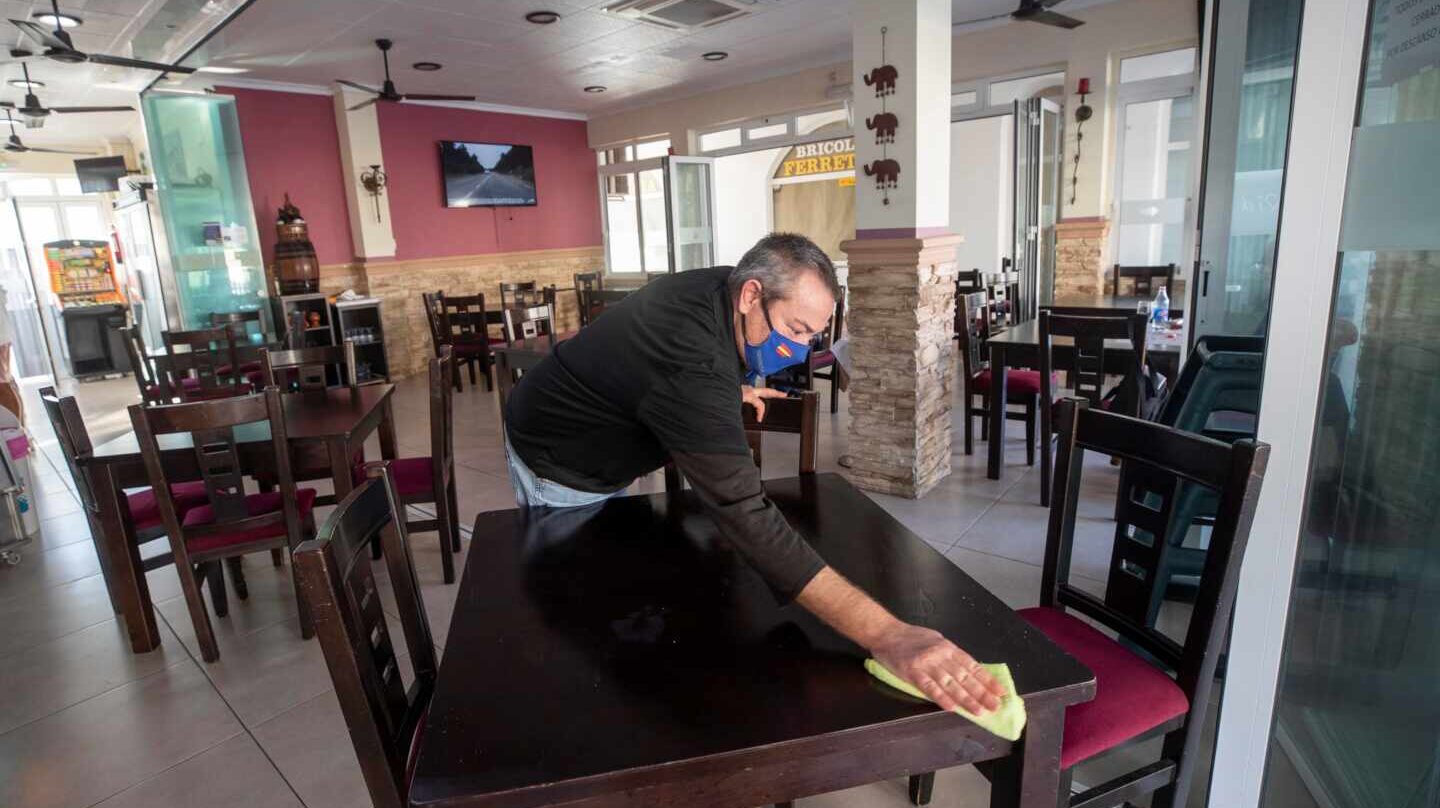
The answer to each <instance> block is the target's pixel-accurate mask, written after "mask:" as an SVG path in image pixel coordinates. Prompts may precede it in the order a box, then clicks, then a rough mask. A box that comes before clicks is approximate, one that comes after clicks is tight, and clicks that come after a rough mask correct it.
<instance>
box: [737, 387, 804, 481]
mask: <svg viewBox="0 0 1440 808" xmlns="http://www.w3.org/2000/svg"><path fill="white" fill-rule="evenodd" d="M819 401H820V394H819V393H817V392H815V391H814V390H806V391H804V392H802V393H801V394H800V395H798V396H794V397H791V398H770V399H766V400H765V420H763V421H756V420H755V410H754V408H753V407H745V406H743V405H742V407H741V409H742V410H743V411H744V418H745V439H746V441H748V442H749V443H750V454H751V455H752V456H753V457H754V458H755V465H756V467H757V468H758V467H761V466H760V455H761V448H762V438H763V436H764V434H765V433H766V432H782V433H786V434H790V435H799V436H800V473H801V474H814V473H815V450H816V446H817V437H818V433H819V431H820V404H819Z"/></svg>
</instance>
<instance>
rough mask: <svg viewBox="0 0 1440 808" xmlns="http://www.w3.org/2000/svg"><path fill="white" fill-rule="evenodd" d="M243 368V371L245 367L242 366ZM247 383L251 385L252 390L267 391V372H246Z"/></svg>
mask: <svg viewBox="0 0 1440 808" xmlns="http://www.w3.org/2000/svg"><path fill="white" fill-rule="evenodd" d="M241 367H242V369H243V367H244V366H243V365H242V366H241ZM245 381H247V382H249V383H250V388H251V389H252V390H264V389H265V382H266V379H265V371H263V370H246V371H245Z"/></svg>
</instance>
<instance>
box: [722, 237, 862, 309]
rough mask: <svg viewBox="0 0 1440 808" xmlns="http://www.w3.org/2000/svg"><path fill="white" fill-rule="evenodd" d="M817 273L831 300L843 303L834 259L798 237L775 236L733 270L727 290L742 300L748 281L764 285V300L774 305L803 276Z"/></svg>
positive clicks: (762, 242) (764, 242)
mask: <svg viewBox="0 0 1440 808" xmlns="http://www.w3.org/2000/svg"><path fill="white" fill-rule="evenodd" d="M804 272H815V273H817V274H819V276H820V280H822V281H824V282H825V288H826V289H828V290H829V291H830V297H831V298H832V299H835V300H839V299H840V281H839V280H838V279H837V278H836V277H835V265H834V264H832V263H830V256H828V255H826V254H825V251H824V250H822V249H820V248H819V247H817V246H815V242H813V241H811V240H810V239H808V238H805V237H804V236H802V235H800V234H798V233H771V234H770V235H768V236H766V237H765V238H762V239H760V240H759V241H757V242H755V246H754V247H751V248H750V249H749V250H748V251H747V252H746V253H745V255H744V256H743V257H742V258H741V259H740V263H739V264H736V265H735V268H734V269H732V270H730V279H729V280H728V281H727V282H726V286H727V287H728V288H729V290H730V299H731V300H738V299H739V297H740V287H742V286H744V285H745V282H746V281H749V280H757V281H760V288H761V293H760V300H761V302H762V303H772V302H774V301H776V300H781V299H783V298H786V297H788V296H789V295H790V287H792V286H794V284H795V281H796V280H797V279H798V278H799V277H800V275H801V273H804Z"/></svg>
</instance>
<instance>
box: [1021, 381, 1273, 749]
mask: <svg viewBox="0 0 1440 808" xmlns="http://www.w3.org/2000/svg"><path fill="white" fill-rule="evenodd" d="M1056 425H1057V427H1058V431H1059V433H1060V437H1059V444H1058V451H1057V456H1056V461H1055V488H1054V491H1055V495H1054V497H1055V498H1054V501H1053V502H1052V503H1051V506H1050V523H1049V530H1048V533H1047V537H1046V546H1045V564H1044V568H1043V571H1042V583H1041V590H1040V604H1041V605H1042V606H1050V607H1056V606H1059V607H1065V608H1070V609H1074V610H1075V611H1077V612H1080V613H1081V614H1084V615H1085V616H1086V617H1088V618H1091V619H1093V620H1095V621H1097V622H1099V623H1101V624H1102V625H1104V626H1105V627H1107V628H1109V629H1111V630H1112V631H1115V632H1116V633H1118V634H1119V635H1120V636H1121V637H1122V638H1123V639H1125V640H1128V641H1129V642H1131V643H1133V644H1134V645H1136V646H1138V647H1139V648H1141V649H1142V650H1144V651H1145V652H1146V653H1148V654H1149V655H1150V656H1151V657H1153V658H1154V660H1155V661H1156V662H1158V663H1159V664H1160V665H1162V666H1164V667H1166V668H1168V669H1169V670H1171V671H1173V672H1174V673H1175V675H1176V682H1177V684H1179V685H1180V687H1181V689H1182V690H1184V691H1185V694H1186V695H1187V696H1189V697H1190V704H1192V705H1197V706H1198V705H1205V704H1208V703H1209V688H1210V684H1211V682H1212V681H1213V678H1214V674H1215V664H1216V661H1217V660H1218V658H1219V656H1220V653H1221V649H1222V647H1223V645H1224V640H1225V633H1226V628H1227V626H1228V623H1229V617H1230V610H1231V607H1232V606H1233V604H1234V599H1235V589H1236V585H1237V582H1238V579H1239V573H1240V563H1241V561H1242V559H1243V558H1244V556H1245V546H1246V543H1247V541H1248V540H1249V536H1250V525H1251V522H1252V521H1253V519H1254V515H1255V504H1256V500H1257V498H1258V497H1259V493H1260V485H1261V483H1262V481H1263V479H1264V476H1265V466H1266V461H1267V459H1268V457H1269V454H1270V447H1269V446H1268V445H1266V444H1264V443H1257V442H1255V441H1253V440H1241V441H1237V442H1235V443H1234V444H1233V445H1232V444H1225V443H1221V442H1219V441H1214V440H1211V439H1209V438H1205V437H1202V436H1200V435H1192V434H1189V433H1185V432H1181V431H1179V430H1177V429H1173V428H1170V427H1166V426H1161V425H1159V424H1155V423H1152V422H1148V421H1141V420H1139V419H1136V418H1130V417H1128V416H1123V415H1116V414H1114V413H1108V412H1104V411H1102V410H1098V409H1095V408H1092V407H1090V406H1088V402H1085V401H1083V400H1080V399H1073V398H1070V399H1066V400H1064V401H1063V402H1061V404H1060V407H1059V414H1058V415H1057V417H1056ZM1087 450H1089V451H1096V452H1101V453H1103V454H1108V455H1111V456H1113V457H1119V458H1121V459H1122V460H1123V461H1124V463H1125V464H1126V465H1127V466H1144V467H1148V468H1153V469H1155V470H1156V471H1157V472H1158V473H1160V474H1161V475H1162V476H1164V477H1167V478H1170V479H1174V480H1183V481H1185V482H1188V483H1191V484H1194V485H1198V486H1203V487H1204V488H1207V489H1210V490H1212V491H1214V492H1216V494H1217V495H1218V497H1219V509H1218V511H1217V514H1216V519H1215V526H1214V529H1213V531H1212V532H1211V534H1210V548H1209V551H1208V553H1207V555H1206V558H1205V564H1204V569H1203V571H1202V573H1201V577H1200V586H1199V589H1198V594H1197V595H1196V599H1195V604H1194V608H1193V611H1192V612H1191V616H1190V624H1189V626H1188V628H1187V629H1186V633H1185V638H1184V641H1183V642H1180V643H1177V642H1175V641H1174V640H1172V639H1171V638H1170V637H1168V636H1166V635H1165V634H1163V633H1161V632H1160V631H1158V630H1156V629H1155V628H1153V627H1151V626H1150V625H1148V624H1147V618H1148V615H1149V609H1150V604H1151V590H1152V588H1153V587H1155V586H1157V585H1163V583H1164V582H1163V581H1161V580H1159V578H1160V576H1158V575H1157V574H1156V573H1157V570H1159V569H1160V567H1161V566H1162V564H1163V558H1162V556H1163V554H1164V553H1165V552H1166V551H1167V549H1168V548H1167V546H1166V543H1165V542H1163V541H1160V540H1159V537H1160V536H1162V535H1163V533H1164V530H1165V521H1164V517H1163V516H1162V514H1161V511H1162V510H1164V504H1165V503H1163V502H1161V501H1159V498H1165V497H1173V496H1174V491H1175V486H1173V485H1172V486H1170V490H1169V491H1159V492H1156V491H1147V492H1138V491H1122V492H1121V498H1122V499H1128V500H1131V501H1132V502H1134V501H1135V500H1137V499H1140V500H1142V501H1139V502H1135V504H1136V506H1137V507H1135V508H1133V509H1131V510H1129V511H1127V512H1126V513H1123V514H1117V515H1116V525H1115V534H1114V535H1115V539H1114V547H1113V549H1112V555H1111V560H1110V567H1109V571H1108V573H1107V576H1106V577H1107V580H1106V586H1105V594H1104V596H1103V598H1097V597H1095V596H1094V595H1091V594H1089V593H1088V592H1086V591H1084V590H1083V589H1081V588H1077V587H1075V586H1072V585H1071V584H1070V558H1071V550H1072V547H1073V545H1074V540H1075V524H1076V512H1077V509H1078V506H1079V502H1080V498H1081V479H1080V478H1081V472H1082V470H1083V469H1084V467H1085V462H1084V456H1085V452H1086V451H1087ZM1092 468H1094V467H1093V466H1092ZM1204 723H1205V722H1204V721H1191V722H1190V725H1189V726H1188V727H1187V728H1186V733H1187V736H1193V737H1198V735H1199V732H1200V728H1201V726H1202V725H1203V724H1204ZM1189 739H1190V738H1188V737H1187V740H1189Z"/></svg>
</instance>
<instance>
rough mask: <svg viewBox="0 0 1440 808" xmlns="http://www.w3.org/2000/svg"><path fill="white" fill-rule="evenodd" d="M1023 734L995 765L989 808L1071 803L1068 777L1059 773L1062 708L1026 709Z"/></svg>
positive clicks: (1050, 806) (1055, 807) (1051, 807)
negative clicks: (1008, 753) (1007, 753)
mask: <svg viewBox="0 0 1440 808" xmlns="http://www.w3.org/2000/svg"><path fill="white" fill-rule="evenodd" d="M1026 707H1027V713H1028V715H1027V716H1026V721H1025V734H1024V735H1022V736H1021V737H1020V740H1018V741H1016V742H1015V746H1014V749H1013V750H1012V751H1011V752H1010V755H1009V756H1008V757H1004V758H1001V759H999V760H997V761H995V765H994V767H993V769H992V770H991V777H990V808H1058V807H1059V806H1065V805H1068V804H1069V803H1070V794H1069V793H1068V792H1069V787H1068V785H1067V786H1066V787H1065V788H1061V785H1062V783H1068V782H1069V779H1070V778H1069V777H1065V776H1062V773H1061V771H1060V742H1061V739H1062V738H1063V736H1064V730H1065V708H1064V706H1056V707H1050V706H1045V707H1041V708H1039V709H1034V708H1030V707H1029V705H1026Z"/></svg>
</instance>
